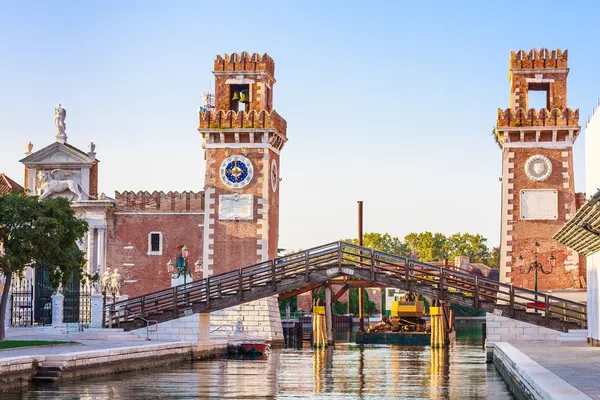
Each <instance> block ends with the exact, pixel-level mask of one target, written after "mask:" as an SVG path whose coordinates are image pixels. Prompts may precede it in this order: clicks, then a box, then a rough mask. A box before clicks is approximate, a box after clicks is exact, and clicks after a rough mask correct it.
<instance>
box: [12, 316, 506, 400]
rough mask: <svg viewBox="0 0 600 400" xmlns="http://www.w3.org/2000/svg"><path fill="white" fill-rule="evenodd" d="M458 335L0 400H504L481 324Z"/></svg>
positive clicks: (155, 374) (154, 374) (342, 343)
mask: <svg viewBox="0 0 600 400" xmlns="http://www.w3.org/2000/svg"><path fill="white" fill-rule="evenodd" d="M457 333H458V334H457V341H456V343H453V344H452V345H451V346H450V347H449V348H446V349H432V348H430V347H429V346H422V347H402V346H396V345H357V344H355V343H352V339H353V337H352V334H351V333H345V334H343V335H339V336H338V337H337V338H336V340H337V341H336V346H335V348H334V347H330V348H327V349H312V348H311V347H310V345H309V344H308V343H304V344H302V345H301V346H300V345H298V344H297V343H296V344H295V347H291V348H285V349H274V350H272V351H271V353H270V354H269V355H268V357H259V358H253V359H247V358H240V357H232V358H222V359H216V360H208V361H201V362H188V363H182V364H178V365H175V366H171V367H167V368H161V369H154V370H147V371H141V372H134V373H124V374H118V375H111V376H105V377H101V378H90V379H84V380H76V381H68V382H64V383H62V384H60V385H53V386H36V387H33V388H32V389H31V390H29V391H27V392H23V393H11V394H6V396H4V395H3V396H1V398H2V399H4V398H7V399H203V398H215V399H216V398H219V399H221V398H227V399H243V398H273V399H275V398H276V399H292V398H294V399H297V398H311V399H321V398H328V399H377V400H380V399H461V400H462V399H511V398H512V397H511V395H510V393H509V392H508V389H507V387H506V385H505V384H504V382H503V381H502V379H501V377H500V376H499V374H498V373H497V372H496V370H495V369H494V368H493V366H491V365H489V364H485V354H484V352H483V350H482V349H481V345H480V343H481V323H468V324H466V323H459V324H458V332H457Z"/></svg>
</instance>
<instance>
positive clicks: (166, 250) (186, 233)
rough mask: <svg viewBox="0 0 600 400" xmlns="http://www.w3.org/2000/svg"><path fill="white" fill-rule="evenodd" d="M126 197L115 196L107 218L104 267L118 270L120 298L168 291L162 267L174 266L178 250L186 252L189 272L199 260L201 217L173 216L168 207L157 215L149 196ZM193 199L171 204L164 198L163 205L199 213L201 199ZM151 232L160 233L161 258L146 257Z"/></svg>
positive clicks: (191, 214)
mask: <svg viewBox="0 0 600 400" xmlns="http://www.w3.org/2000/svg"><path fill="white" fill-rule="evenodd" d="M126 193H127V195H123V194H120V193H117V196H116V200H117V205H116V207H115V208H114V209H113V210H111V212H110V213H109V215H108V226H107V230H108V247H107V266H108V267H110V268H113V269H114V268H117V269H119V271H120V273H121V276H122V279H123V285H122V294H125V295H128V296H130V297H133V296H139V295H142V294H145V293H148V292H153V291H157V290H161V289H165V288H169V287H171V277H170V274H169V273H168V271H167V267H166V264H167V262H168V261H169V260H173V261H174V262H175V257H176V256H177V249H178V248H179V247H180V246H183V245H187V246H188V247H189V249H190V254H189V257H188V264H189V266H190V268H192V269H194V265H193V264H194V263H195V261H196V260H198V259H200V260H202V250H203V249H202V236H203V224H204V215H202V214H201V211H188V212H186V211H185V210H184V211H183V212H178V213H173V212H171V211H170V210H171V207H169V208H168V209H167V210H163V211H160V210H157V209H156V208H155V205H156V203H155V202H152V201H150V200H151V199H152V196H146V195H145V194H142V195H141V196H138V195H135V196H134V195H133V194H132V193H128V192H126ZM160 196H162V194H161V195H160ZM194 196H195V198H194V200H193V201H189V202H188V201H186V196H185V195H184V196H181V195H179V194H174V197H175V198H176V201H174V202H172V201H171V198H170V197H169V196H167V197H166V199H167V201H166V203H167V204H169V205H171V204H176V205H179V206H181V207H183V208H185V207H186V206H185V205H186V204H188V205H189V208H190V209H197V210H198V209H201V207H203V206H202V205H201V204H200V198H202V196H201V195H200V194H198V193H196V194H195V195H194ZM194 196H192V197H194ZM161 198H163V199H164V197H161ZM141 199H145V200H144V201H142V200H141ZM146 200H147V202H145V201H146ZM144 202H145V203H144ZM134 204H135V205H134ZM142 210H144V211H142ZM151 232H161V233H162V255H149V254H148V250H149V249H148V235H149V234H150V233H151Z"/></svg>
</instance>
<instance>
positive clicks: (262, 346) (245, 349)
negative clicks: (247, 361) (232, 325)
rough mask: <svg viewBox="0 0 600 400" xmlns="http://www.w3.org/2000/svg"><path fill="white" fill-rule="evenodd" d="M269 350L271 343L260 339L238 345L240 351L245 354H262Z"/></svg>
mask: <svg viewBox="0 0 600 400" xmlns="http://www.w3.org/2000/svg"><path fill="white" fill-rule="evenodd" d="M269 350H270V347H269V345H268V344H267V343H266V342H260V341H252V342H242V343H240V344H239V345H238V352H239V353H241V354H245V355H252V356H261V355H263V354H266V353H267V352H269Z"/></svg>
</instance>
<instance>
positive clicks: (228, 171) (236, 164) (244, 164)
mask: <svg viewBox="0 0 600 400" xmlns="http://www.w3.org/2000/svg"><path fill="white" fill-rule="evenodd" d="M220 175H221V181H223V183H224V184H225V185H227V186H229V187H230V188H234V189H240V188H243V187H244V186H246V185H248V184H249V183H250V182H251V181H252V178H253V177H254V167H253V166H252V162H251V161H250V160H248V159H247V158H246V157H244V156H240V155H234V156H231V157H227V158H226V159H225V160H223V162H222V163H221V168H220Z"/></svg>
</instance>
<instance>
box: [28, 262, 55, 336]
mask: <svg viewBox="0 0 600 400" xmlns="http://www.w3.org/2000/svg"><path fill="white" fill-rule="evenodd" d="M53 292H54V291H53V290H52V285H51V284H50V268H49V267H47V266H45V265H40V264H38V265H36V266H35V301H34V312H33V318H34V321H35V322H36V323H37V324H38V325H51V324H52V293H53Z"/></svg>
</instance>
